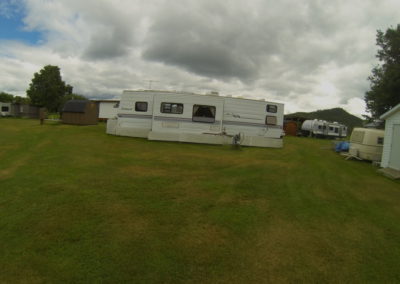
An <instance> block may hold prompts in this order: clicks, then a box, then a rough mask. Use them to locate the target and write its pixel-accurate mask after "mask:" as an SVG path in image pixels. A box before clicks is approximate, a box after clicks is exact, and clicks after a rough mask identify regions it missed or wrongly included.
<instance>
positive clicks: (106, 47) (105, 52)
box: [83, 27, 131, 60]
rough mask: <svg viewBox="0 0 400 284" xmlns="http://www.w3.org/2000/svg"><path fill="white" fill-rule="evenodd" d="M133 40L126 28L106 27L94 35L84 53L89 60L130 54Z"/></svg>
mask: <svg viewBox="0 0 400 284" xmlns="http://www.w3.org/2000/svg"><path fill="white" fill-rule="evenodd" d="M130 44H131V40H130V35H129V32H128V31H126V30H124V29H118V28H112V29H110V28H106V27H104V30H103V31H101V32H98V33H96V34H94V35H93V36H92V38H91V39H90V43H89V45H88V47H87V48H86V50H85V51H84V53H83V57H84V58H85V59H89V60H102V59H113V58H116V57H121V56H124V55H127V54H129V48H130Z"/></svg>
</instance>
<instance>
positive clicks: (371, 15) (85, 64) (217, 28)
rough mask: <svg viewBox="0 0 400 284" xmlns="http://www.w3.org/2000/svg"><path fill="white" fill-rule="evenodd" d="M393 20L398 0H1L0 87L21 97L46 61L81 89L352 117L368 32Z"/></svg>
mask: <svg viewBox="0 0 400 284" xmlns="http://www.w3.org/2000/svg"><path fill="white" fill-rule="evenodd" d="M399 23H400V1H399V0H381V1H375V0H343V1H342V0H330V1H322V0H321V1H313V0H296V1H295V0H290V1H289V0H279V1H276V0H274V1H272V0H247V1H239V0H223V1H220V0H185V1H181V0H175V1H166V0H1V1H0V91H5V92H9V93H12V94H16V95H24V96H25V91H26V89H27V88H28V86H29V83H30V81H31V79H32V76H33V73H34V72H38V71H39V70H40V69H41V68H42V67H43V66H45V65H47V64H51V65H57V66H59V67H60V68H61V72H62V77H63V80H64V81H66V82H67V83H68V84H70V85H72V86H73V87H74V92H75V93H79V94H83V95H85V96H87V97H90V98H115V97H117V98H118V96H119V95H120V94H121V92H122V90H124V89H148V88H149V87H151V88H152V89H159V90H160V89H161V90H179V91H190V92H196V93H208V92H211V91H218V92H219V93H220V94H221V95H233V96H242V97H247V98H265V99H267V100H273V101H279V102H284V103H285V112H286V113H290V112H294V111H313V110H317V109H325V108H331V107H343V108H345V109H346V110H348V111H350V112H352V113H353V114H356V115H361V114H362V113H364V108H365V105H364V102H363V96H364V93H365V91H366V90H368V88H369V83H368V81H367V77H368V76H369V74H370V72H371V69H372V68H373V67H374V66H375V65H376V64H378V61H377V59H376V58H375V54H376V50H377V49H376V45H375V37H376V30H377V29H380V30H386V29H387V28H388V27H391V26H392V27H394V26H397V24H399Z"/></svg>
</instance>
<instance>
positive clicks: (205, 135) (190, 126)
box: [107, 91, 283, 147]
mask: <svg viewBox="0 0 400 284" xmlns="http://www.w3.org/2000/svg"><path fill="white" fill-rule="evenodd" d="M282 129H283V104H281V103H274V102H266V101H258V100H249V99H241V98H232V97H222V96H218V95H216V94H210V95H199V94H192V93H183V92H168V91H124V92H123V93H122V96H121V101H120V106H119V110H118V115H117V118H116V119H109V120H108V122H107V133H109V134H114V135H122V136H132V137H143V138H148V139H149V140H162V141H180V142H192V143H206V144H225V143H232V141H234V142H235V143H240V144H241V145H245V146H258V147H282V144H283V143H282V135H283V131H282Z"/></svg>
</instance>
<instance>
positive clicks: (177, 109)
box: [160, 103, 183, 114]
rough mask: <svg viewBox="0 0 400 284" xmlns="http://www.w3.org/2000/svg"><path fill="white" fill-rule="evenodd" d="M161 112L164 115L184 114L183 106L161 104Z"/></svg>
mask: <svg viewBox="0 0 400 284" xmlns="http://www.w3.org/2000/svg"><path fill="white" fill-rule="evenodd" d="M160 111H161V112H162V113H173V114H182V113H183V104H177V103H161V110H160Z"/></svg>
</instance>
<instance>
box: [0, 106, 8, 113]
mask: <svg viewBox="0 0 400 284" xmlns="http://www.w3.org/2000/svg"><path fill="white" fill-rule="evenodd" d="M8 110H9V108H8V106H2V107H1V111H5V112H6V111H8Z"/></svg>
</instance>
